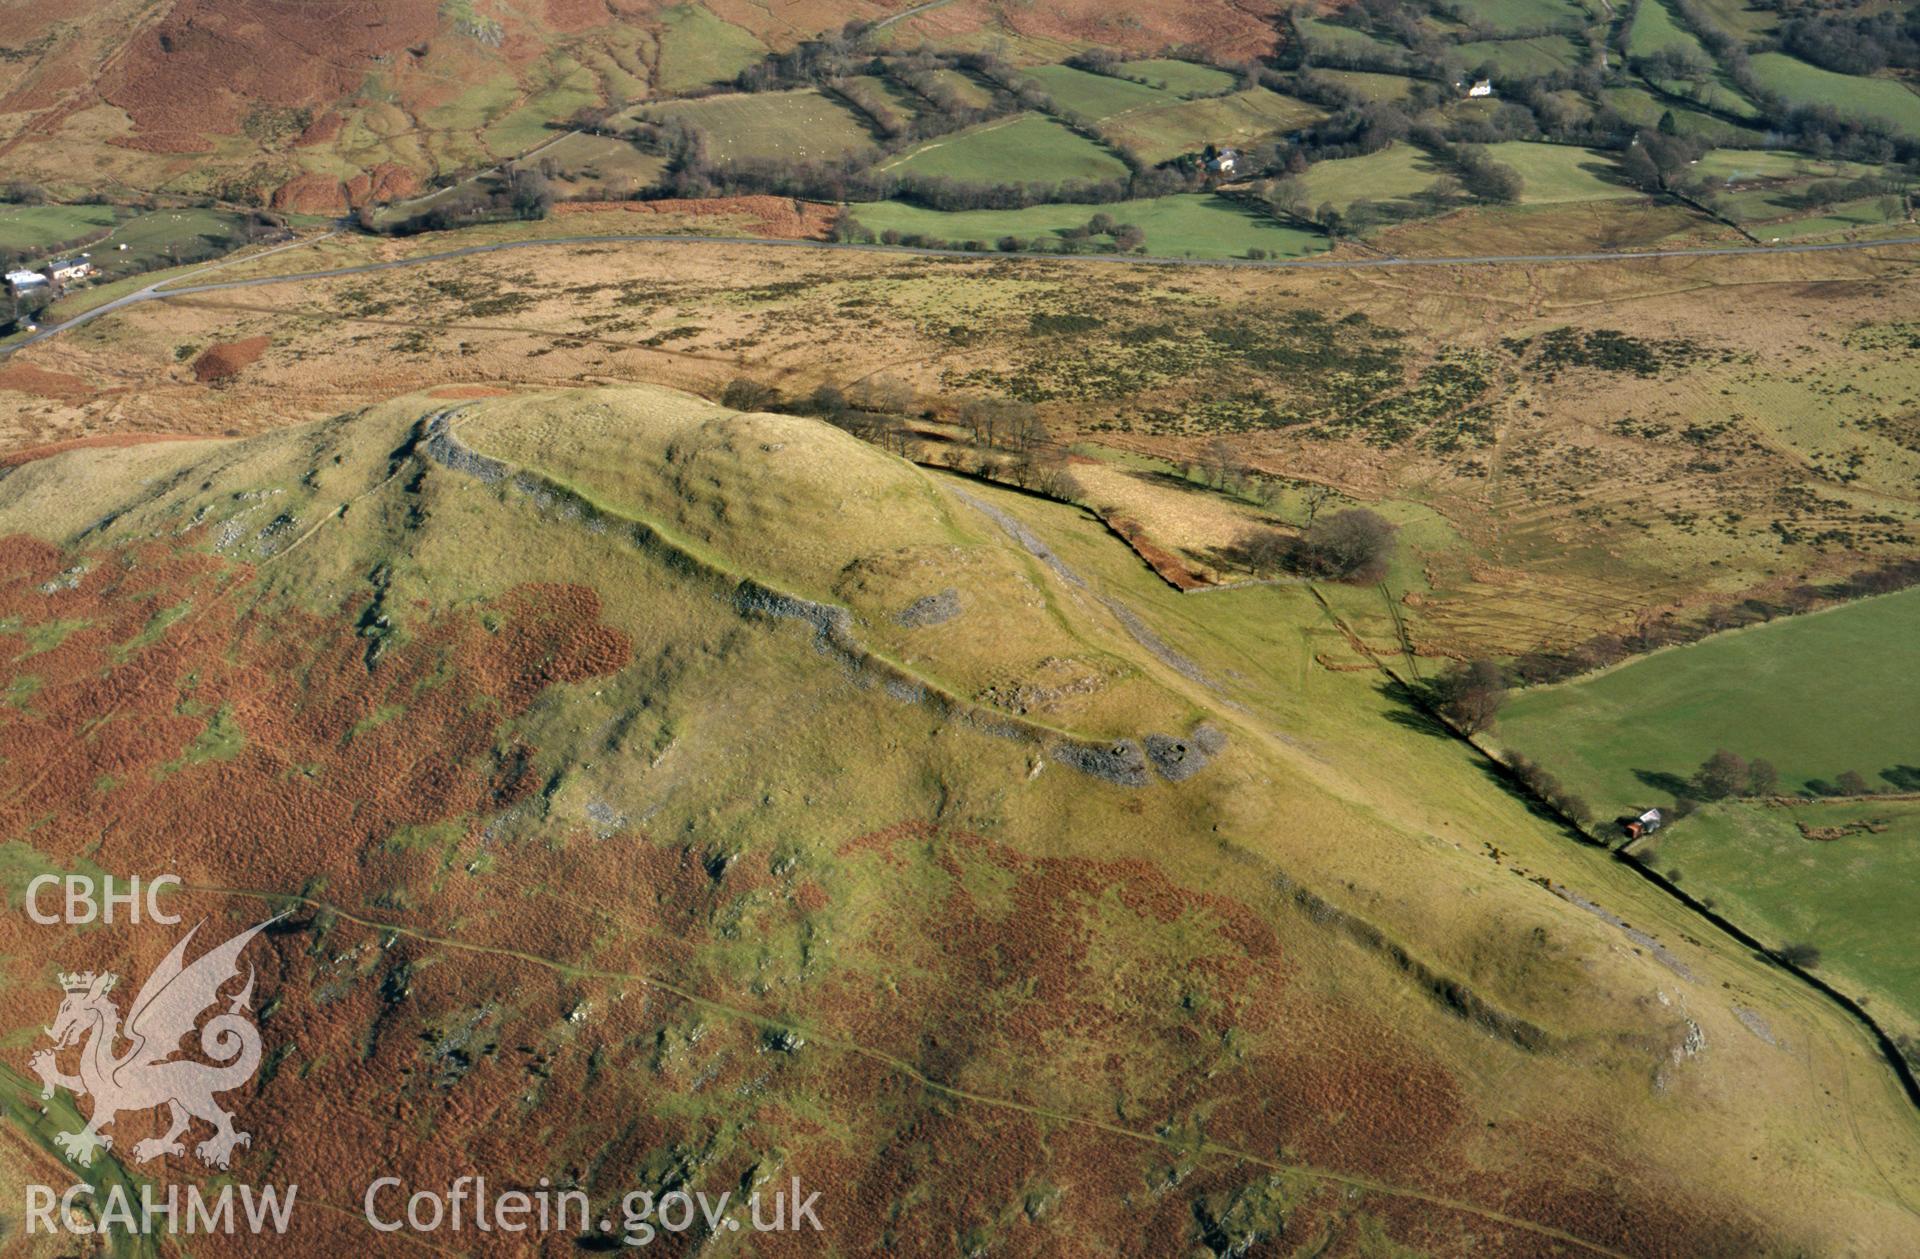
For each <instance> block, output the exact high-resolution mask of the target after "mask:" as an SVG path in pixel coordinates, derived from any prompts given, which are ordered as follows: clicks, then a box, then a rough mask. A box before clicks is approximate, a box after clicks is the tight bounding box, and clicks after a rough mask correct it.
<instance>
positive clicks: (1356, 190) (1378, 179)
mask: <svg viewBox="0 0 1920 1259" xmlns="http://www.w3.org/2000/svg"><path fill="white" fill-rule="evenodd" d="M1450 174H1452V171H1450V170H1449V169H1448V168H1447V167H1446V166H1445V165H1444V164H1442V163H1440V162H1437V161H1435V160H1434V159H1433V158H1432V157H1431V156H1429V155H1428V154H1427V153H1426V152H1425V151H1423V150H1421V149H1418V148H1416V147H1414V146H1413V145H1411V144H1395V145H1392V146H1391V147H1389V148H1384V149H1381V150H1380V151H1379V152H1377V153H1369V154H1367V155H1366V156H1364V157H1342V158H1336V159H1334V160H1333V161H1330V162H1315V163H1314V164H1313V165H1312V166H1311V167H1309V168H1308V169H1307V173H1306V174H1304V175H1302V176H1300V182H1301V183H1302V184H1304V185H1305V186H1306V189H1307V200H1308V201H1309V202H1311V203H1312V204H1313V205H1316V206H1317V205H1319V204H1320V203H1321V202H1323V201H1326V202H1331V203H1332V204H1333V207H1334V208H1335V209H1337V210H1340V211H1342V212H1343V213H1344V212H1345V210H1346V209H1347V207H1348V206H1351V205H1352V204H1353V203H1354V202H1356V201H1394V200H1399V199H1401V198H1404V197H1411V196H1413V195H1414V194H1416V193H1418V192H1421V191H1423V190H1425V189H1426V188H1428V187H1430V186H1431V185H1432V184H1433V182H1434V181H1435V180H1436V179H1441V178H1444V177H1445V176H1447V175H1450Z"/></svg>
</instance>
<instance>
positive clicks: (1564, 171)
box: [1487, 140, 1641, 205]
mask: <svg viewBox="0 0 1920 1259" xmlns="http://www.w3.org/2000/svg"><path fill="white" fill-rule="evenodd" d="M1487 152H1488V153H1489V154H1491V155H1492V156H1493V158H1494V160H1495V161H1499V162H1505V163H1506V164H1507V165H1509V166H1511V167H1513V168H1514V169H1515V170H1517V171H1519V172H1520V178H1521V179H1522V180H1523V181H1524V184H1523V186H1522V188H1521V191H1520V201H1521V203H1522V204H1524V205H1537V204H1541V203H1543V202H1552V201H1606V200H1612V199H1614V198H1619V197H1637V196H1640V195H1641V194H1640V192H1639V190H1638V189H1635V188H1632V187H1630V186H1628V184H1627V183H1626V182H1625V181H1624V180H1622V179H1621V178H1620V175H1619V167H1618V166H1617V165H1616V164H1615V163H1614V160H1613V158H1612V156H1611V155H1609V154H1606V153H1602V152H1600V151H1599V150H1597V149H1580V148H1575V147H1573V146H1572V145H1569V144H1535V143H1532V142H1530V141H1527V140H1509V141H1506V142H1505V143H1502V144H1490V145H1488V146H1487Z"/></svg>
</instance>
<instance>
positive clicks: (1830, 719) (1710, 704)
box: [1499, 590, 1920, 816]
mask: <svg viewBox="0 0 1920 1259" xmlns="http://www.w3.org/2000/svg"><path fill="white" fill-rule="evenodd" d="M1917 632H1920V590H1908V591H1903V592H1901V593H1899V594H1892V595H1882V596H1880V597H1878V598H1872V599H1864V600H1861V601H1860V602H1857V603H1853V604H1848V605H1846V606H1843V607H1840V608H1835V609H1833V610H1832V611H1828V612H1819V613H1815V614H1813V615H1810V616H1803V617H1794V618H1789V619H1786V620H1782V621H1776V622H1773V623H1772V624H1769V625H1762V626H1757V627H1755V628H1753V629H1748V630H1739V631H1735V632H1732V633H1727V634H1721V635H1717V636H1715V637H1713V638H1710V639H1707V640H1705V641H1703V642H1700V643H1695V644H1692V645H1690V646H1686V647H1676V648H1673V649H1671V650H1668V651H1663V652H1659V653H1657V654H1655V655H1653V656H1649V657H1647V658H1645V659H1643V660H1640V661H1638V662H1635V663H1631V664H1627V665H1623V666H1621V667H1619V668H1616V669H1614V670H1612V671H1610V672H1607V673H1604V674H1601V675H1599V676H1596V677H1593V678H1590V679H1585V680H1579V681H1574V682H1570V683H1566V684H1563V685H1560V686H1553V687H1546V688H1543V689H1540V690H1537V691H1528V692H1525V693H1523V694H1521V695H1519V696H1517V697H1516V698H1514V699H1513V700H1512V701H1511V702H1510V703H1509V704H1508V705H1507V707H1506V708H1505V710H1503V711H1502V713H1501V715H1500V726H1499V735H1500V741H1501V742H1502V743H1504V744H1505V745H1506V746H1508V747H1510V748H1513V749H1515V750H1516V751H1520V752H1524V753H1526V754H1527V755H1528V756H1531V757H1533V758H1534V759H1535V760H1538V761H1540V762H1542V763H1543V764H1545V765H1546V766H1547V767H1548V768H1550V769H1552V770H1553V771H1554V772H1555V773H1557V774H1559V775H1560V777H1561V778H1562V779H1564V780H1565V781H1566V782H1567V783H1568V784H1569V785H1570V786H1572V787H1573V789H1574V790H1575V791H1578V792H1580V793H1582V794H1585V795H1587V796H1588V799H1589V800H1590V801H1591V803H1592V804H1593V807H1594V809H1595V811H1596V812H1598V813H1600V814H1602V815H1603V816H1605V815H1608V814H1609V811H1610V810H1616V809H1624V808H1626V807H1627V806H1629V805H1632V804H1637V803H1641V802H1643V801H1645V802H1649V803H1659V804H1664V803H1665V802H1666V801H1667V800H1668V799H1670V798H1671V796H1672V792H1671V790H1670V789H1669V788H1667V787H1665V786H1662V785H1649V783H1648V782H1647V781H1645V779H1644V778H1642V777H1641V775H1643V774H1647V775H1662V774H1673V775H1679V776H1681V777H1686V776H1689V775H1691V774H1692V773H1693V771H1694V770H1695V769H1696V768H1697V767H1698V766H1699V764H1700V762H1702V761H1704V760H1705V759H1706V758H1707V757H1708V756H1709V755H1711V754H1712V753H1713V751H1714V749H1715V748H1728V749H1730V750H1732V751H1734V752H1737V753H1739V754H1740V755H1742V756H1745V757H1748V758H1752V757H1765V758H1766V759H1768V760H1770V761H1772V762H1773V763H1774V766H1775V767H1776V768H1777V769H1778V770H1779V771H1780V779H1781V785H1782V786H1783V787H1785V788H1787V789H1790V790H1791V789H1797V788H1799V787H1800V786H1802V785H1803V784H1804V783H1805V782H1806V780H1808V779H1809V778H1824V779H1828V780H1831V779H1833V778H1834V777H1835V776H1836V775H1838V774H1840V773H1842V772H1844V771H1846V770H1850V769H1851V770H1856V771H1858V772H1859V773H1861V774H1863V775H1865V776H1866V777H1867V778H1868V779H1869V780H1870V781H1877V775H1878V774H1879V772H1880V771H1881V770H1883V769H1887V768H1889V767H1891V766H1893V765H1895V764H1908V765H1912V764H1916V763H1920V681H1916V679H1915V675H1914V671H1913V664H1912V650H1911V648H1912V644H1913V642H1914V636H1915V634H1916V633H1917ZM1879 785H1881V786H1885V784H1884V783H1880V784H1879ZM1643 807H1644V805H1643Z"/></svg>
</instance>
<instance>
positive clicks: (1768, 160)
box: [1694, 148, 1880, 183]
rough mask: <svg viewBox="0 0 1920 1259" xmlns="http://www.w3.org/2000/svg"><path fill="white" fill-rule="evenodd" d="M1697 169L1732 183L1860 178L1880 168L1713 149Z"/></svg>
mask: <svg viewBox="0 0 1920 1259" xmlns="http://www.w3.org/2000/svg"><path fill="white" fill-rule="evenodd" d="M1694 170H1695V171H1696V172H1697V173H1699V174H1701V175H1714V176H1717V177H1719V178H1721V179H1724V180H1726V181H1728V182H1729V183H1738V182H1742V181H1746V180H1753V179H1859V178H1861V177H1862V176H1865V175H1877V174H1879V173H1880V168H1879V167H1877V166H1868V165H1866V164H1865V163H1862V162H1839V161H1831V160H1823V159H1821V158H1817V157H1812V156H1810V155H1808V154H1805V153H1795V152H1793V151H1792V150H1790V149H1735V148H1727V149H1714V150H1712V151H1711V152H1708V153H1703V154H1702V155H1701V157H1700V164H1699V165H1698V166H1696V167H1694Z"/></svg>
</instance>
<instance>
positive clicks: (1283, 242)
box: [849, 193, 1327, 258]
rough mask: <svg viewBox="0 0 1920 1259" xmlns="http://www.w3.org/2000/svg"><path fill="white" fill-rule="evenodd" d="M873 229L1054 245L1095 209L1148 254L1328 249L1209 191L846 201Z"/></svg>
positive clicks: (1322, 241)
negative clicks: (1068, 199) (919, 202)
mask: <svg viewBox="0 0 1920 1259" xmlns="http://www.w3.org/2000/svg"><path fill="white" fill-rule="evenodd" d="M849 210H850V212H851V213H852V214H853V217H854V218H856V219H858V220H859V221H860V222H861V223H862V224H863V225H864V226H866V227H868V228H869V229H871V230H873V231H875V232H884V231H886V230H888V229H892V230H894V231H898V232H901V233H903V234H908V235H922V236H927V237H930V238H933V239H936V240H950V241H969V240H977V241H981V242H983V243H985V244H987V245H992V244H994V242H996V241H998V240H999V239H1000V238H1001V237H1003V236H1017V237H1020V238H1022V239H1025V240H1036V241H1039V242H1043V243H1051V242H1054V241H1058V240H1059V239H1060V233H1061V232H1062V231H1064V230H1066V229H1068V228H1075V227H1080V226H1083V225H1084V224H1085V223H1086V221H1087V220H1088V219H1089V218H1090V217H1091V216H1092V215H1093V214H1095V213H1102V214H1109V215H1112V216H1113V218H1114V219H1115V220H1116V221H1118V222H1121V223H1131V224H1133V225H1134V226H1136V227H1138V228H1140V229H1141V230H1142V231H1144V232H1145V233H1146V234H1147V245H1146V250H1147V252H1148V253H1149V254H1153V255H1156V256H1160V257H1171V258H1186V257H1191V258H1244V257H1246V256H1247V251H1248V250H1251V249H1264V250H1266V251H1267V252H1268V253H1269V254H1272V255H1275V256H1277V257H1298V256H1301V255H1305V254H1312V253H1319V252H1322V251H1323V250H1325V249H1326V247H1327V240H1326V238H1325V237H1324V236H1320V235H1318V234H1316V233H1313V232H1303V231H1300V230H1298V229H1296V228H1291V227H1286V226H1284V225H1282V224H1279V223H1276V222H1274V221H1273V220H1272V219H1270V218H1268V217H1267V216H1266V215H1264V214H1258V213H1255V212H1254V211H1252V210H1249V209H1246V208H1245V207H1243V206H1241V205H1240V204H1239V203H1238V202H1235V201H1232V200H1229V199H1228V198H1226V197H1219V196H1213V195H1211V194H1200V193H1192V194H1183V195H1179V196H1172V197H1156V198H1153V199H1151V200H1145V201H1122V202H1120V203H1119V204H1117V205H1098V206H1086V205H1036V206H1029V207H1028V208H1026V209H1023V210H968V211H962V212H958V213H943V212H941V211H939V210H929V209H926V208H924V207H921V206H916V205H908V204H906V203H905V202H900V201H868V202H862V203H859V204H856V205H853V206H850V207H849Z"/></svg>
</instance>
